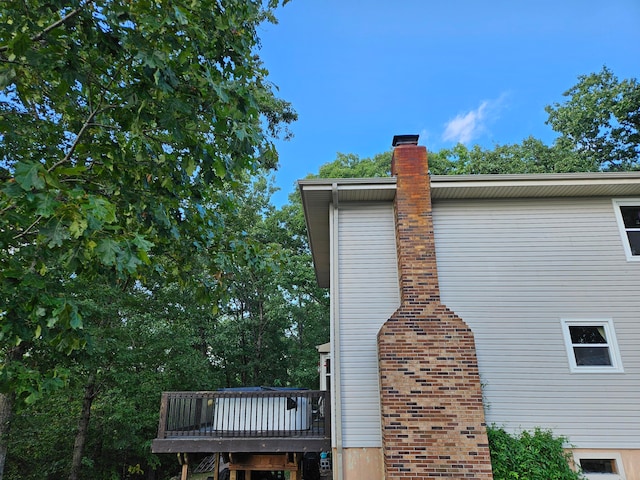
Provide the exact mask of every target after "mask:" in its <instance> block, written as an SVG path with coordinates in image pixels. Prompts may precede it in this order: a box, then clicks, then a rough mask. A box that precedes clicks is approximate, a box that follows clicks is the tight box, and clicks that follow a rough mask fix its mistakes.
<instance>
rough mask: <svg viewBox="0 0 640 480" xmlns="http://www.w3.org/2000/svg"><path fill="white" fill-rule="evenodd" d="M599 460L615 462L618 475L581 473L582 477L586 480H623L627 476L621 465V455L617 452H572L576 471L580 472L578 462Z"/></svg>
mask: <svg viewBox="0 0 640 480" xmlns="http://www.w3.org/2000/svg"><path fill="white" fill-rule="evenodd" d="M591 459H593V460H601V459H607V460H608V459H611V460H614V461H615V462H616V469H617V470H618V473H591V474H589V473H583V474H582V475H583V476H584V477H585V478H587V479H588V480H625V479H626V478H627V476H626V475H625V473H624V465H623V464H622V455H620V453H619V452H612V451H599V452H594V451H591V452H576V451H575V450H574V452H573V461H574V463H575V465H576V469H578V471H579V470H580V460H591Z"/></svg>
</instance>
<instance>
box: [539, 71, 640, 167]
mask: <svg viewBox="0 0 640 480" xmlns="http://www.w3.org/2000/svg"><path fill="white" fill-rule="evenodd" d="M578 79H579V81H578V83H577V84H576V85H575V86H573V87H571V88H570V89H569V90H567V91H566V92H565V93H564V96H565V97H568V99H567V100H566V101H565V102H564V103H562V104H560V103H554V104H553V105H550V106H547V107H546V111H547V113H548V114H549V119H548V121H547V123H548V124H550V125H551V127H552V128H553V129H554V130H555V131H557V132H558V133H560V135H561V137H560V141H561V142H562V143H565V144H566V145H567V146H568V147H570V148H571V149H573V150H575V151H576V152H578V153H579V154H581V155H582V156H583V157H584V158H585V159H586V160H587V161H589V162H591V163H592V164H593V165H596V166H597V167H598V169H600V170H636V169H638V168H639V167H640V84H639V83H638V81H637V79H635V78H632V79H625V80H622V81H620V80H618V78H617V77H616V76H615V75H614V74H613V72H611V70H609V69H608V68H607V67H603V68H602V70H601V71H600V72H598V73H591V74H589V75H582V76H580V77H579V78H578Z"/></svg>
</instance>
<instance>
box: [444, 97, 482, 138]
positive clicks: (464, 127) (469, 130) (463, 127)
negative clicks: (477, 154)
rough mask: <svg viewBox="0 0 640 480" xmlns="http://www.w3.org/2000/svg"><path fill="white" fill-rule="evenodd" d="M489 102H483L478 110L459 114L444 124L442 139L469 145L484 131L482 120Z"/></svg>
mask: <svg viewBox="0 0 640 480" xmlns="http://www.w3.org/2000/svg"><path fill="white" fill-rule="evenodd" d="M488 104H489V102H487V101H484V102H482V103H481V104H480V106H479V107H478V108H476V109H475V110H472V111H470V112H467V113H465V114H459V115H458V116H456V118H454V119H453V120H450V121H449V122H447V123H446V126H445V129H444V133H443V134H442V139H443V140H444V141H453V142H456V143H469V142H470V141H471V140H473V139H474V138H477V137H478V136H479V135H480V133H482V131H483V130H484V123H483V122H484V120H485V118H486V113H485V112H486V109H487V105H488Z"/></svg>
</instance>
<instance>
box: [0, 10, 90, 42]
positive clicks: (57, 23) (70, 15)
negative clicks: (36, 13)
mask: <svg viewBox="0 0 640 480" xmlns="http://www.w3.org/2000/svg"><path fill="white" fill-rule="evenodd" d="M89 3H92V2H87V3H86V4H84V5H82V6H81V7H78V8H76V9H75V10H71V11H70V12H69V13H67V14H66V15H65V16H64V17H62V18H61V19H60V20H57V21H55V22H53V23H52V24H51V25H49V26H48V27H47V28H45V29H44V30H42V31H41V32H40V33H38V34H37V35H34V36H33V37H31V41H32V42H37V41H40V40H42V39H43V38H44V36H45V35H46V34H47V33H49V32H50V31H51V30H53V29H55V28H58V27H59V26H60V25H63V24H64V23H66V22H68V21H69V20H70V19H72V18H73V17H75V16H76V15H78V14H79V13H80V12H81V11H82V9H83V8H84V7H86V6H87V5H88V4H89ZM7 50H9V45H3V46H2V47H0V53H2V52H6V51H7Z"/></svg>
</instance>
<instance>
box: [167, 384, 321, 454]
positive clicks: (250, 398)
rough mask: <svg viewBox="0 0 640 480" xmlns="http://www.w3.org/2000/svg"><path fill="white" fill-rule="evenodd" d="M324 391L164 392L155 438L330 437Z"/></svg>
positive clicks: (226, 439)
mask: <svg viewBox="0 0 640 480" xmlns="http://www.w3.org/2000/svg"><path fill="white" fill-rule="evenodd" d="M329 408H330V406H329V397H328V395H327V392H324V391H316V390H260V391H217V392H164V393H163V394H162V403H161V407H160V424H159V428H158V440H179V439H190V440H197V439H203V440H206V439H224V440H225V443H228V440H232V439H251V438H260V439H269V438H273V439H276V438H277V439H281V440H282V439H297V440H303V439H315V440H318V439H330V438H331V432H330V425H331V422H330V410H329Z"/></svg>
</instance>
